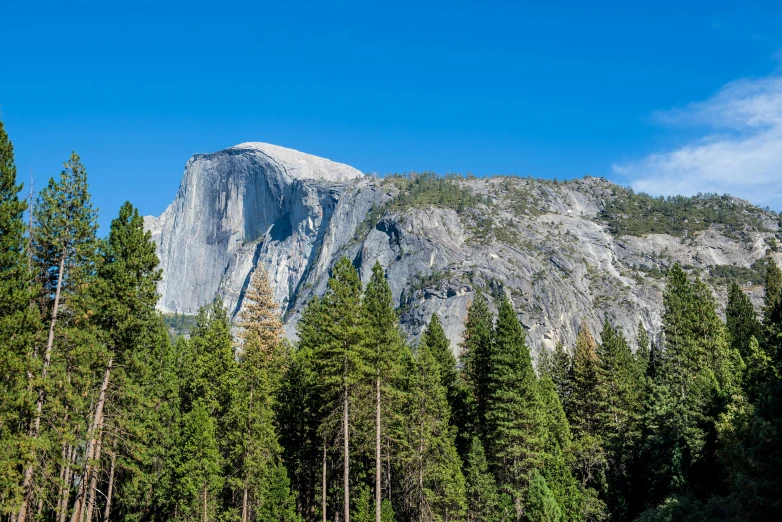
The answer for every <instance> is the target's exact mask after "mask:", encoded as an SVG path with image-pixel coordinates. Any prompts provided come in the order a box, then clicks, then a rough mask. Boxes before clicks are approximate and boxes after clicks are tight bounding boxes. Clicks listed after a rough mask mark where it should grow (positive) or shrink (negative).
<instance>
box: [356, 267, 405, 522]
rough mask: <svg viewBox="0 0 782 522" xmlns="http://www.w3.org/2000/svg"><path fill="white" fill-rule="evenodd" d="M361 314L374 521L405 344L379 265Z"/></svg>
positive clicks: (378, 520)
mask: <svg viewBox="0 0 782 522" xmlns="http://www.w3.org/2000/svg"><path fill="white" fill-rule="evenodd" d="M364 312H365V315H366V320H367V333H366V340H367V344H368V348H369V350H368V351H370V352H372V353H371V359H370V362H371V365H372V368H373V370H374V371H373V373H374V375H373V378H374V381H375V382H374V406H375V485H374V489H375V521H376V522H381V519H382V512H381V511H382V490H383V487H382V476H383V473H382V472H383V469H382V468H383V466H382V447H383V439H384V438H385V439H388V438H389V433H388V431H389V428H390V425H392V424H397V425H398V419H396V417H397V415H396V413H395V412H396V411H398V406H399V401H400V396H399V393H398V392H397V390H396V389H395V386H394V383H395V382H396V381H397V380H398V378H399V373H400V371H401V368H402V363H403V357H404V355H403V353H404V341H403V340H402V336H401V332H400V330H399V320H398V318H397V315H396V311H395V310H394V305H393V301H392V297H391V288H390V287H389V286H388V282H387V281H386V279H385V274H384V272H383V268H382V267H381V266H380V263H379V262H375V265H374V266H373V267H372V277H371V278H370V280H369V283H368V284H367V287H366V291H365V293H364Z"/></svg>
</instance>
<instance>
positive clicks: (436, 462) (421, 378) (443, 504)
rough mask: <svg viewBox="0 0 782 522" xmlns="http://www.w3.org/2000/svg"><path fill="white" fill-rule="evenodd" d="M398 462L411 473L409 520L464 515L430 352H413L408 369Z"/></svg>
mask: <svg viewBox="0 0 782 522" xmlns="http://www.w3.org/2000/svg"><path fill="white" fill-rule="evenodd" d="M406 417H407V420H408V422H407V426H408V428H407V434H406V443H405V451H404V454H403V457H402V458H403V460H404V461H405V462H406V465H405V468H407V469H408V470H409V471H408V473H409V474H410V475H409V476H408V477H407V478H406V482H407V483H409V484H410V488H411V489H410V491H409V493H408V495H409V500H408V502H409V511H408V513H407V514H406V515H407V516H408V517H409V518H410V519H414V520H442V521H445V520H453V519H459V518H461V517H463V516H464V513H465V510H466V485H465V481H464V475H463V474H462V469H461V468H462V462H461V459H460V458H459V455H458V453H457V452H456V446H455V433H454V430H453V429H452V428H451V426H450V411H449V408H448V399H447V397H446V390H445V387H444V386H443V385H442V384H441V377H440V369H439V365H438V362H437V360H436V359H435V357H434V355H433V354H432V352H431V350H430V349H429V347H428V346H427V345H425V344H422V345H421V346H419V347H418V352H417V354H416V358H415V360H414V362H413V367H412V368H411V377H410V382H409V385H408V402H407V408H406Z"/></svg>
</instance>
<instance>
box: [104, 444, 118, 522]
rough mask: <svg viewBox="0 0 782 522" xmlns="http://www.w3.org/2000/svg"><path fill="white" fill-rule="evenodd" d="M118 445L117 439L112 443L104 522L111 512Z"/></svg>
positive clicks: (107, 519)
mask: <svg viewBox="0 0 782 522" xmlns="http://www.w3.org/2000/svg"><path fill="white" fill-rule="evenodd" d="M115 446H116V440H115V441H114V442H113V443H112V444H111V467H110V468H109V487H108V489H107V490H106V507H105V509H104V510H103V522H109V515H110V514H111V497H112V494H113V493H114V463H115V461H116V460H117V452H116V451H115V449H114V447H115Z"/></svg>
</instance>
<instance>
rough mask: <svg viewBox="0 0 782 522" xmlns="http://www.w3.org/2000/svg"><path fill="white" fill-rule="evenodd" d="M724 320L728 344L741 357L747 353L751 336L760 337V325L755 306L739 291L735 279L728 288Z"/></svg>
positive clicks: (759, 338)
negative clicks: (728, 336) (728, 339)
mask: <svg viewBox="0 0 782 522" xmlns="http://www.w3.org/2000/svg"><path fill="white" fill-rule="evenodd" d="M725 320H726V323H727V327H728V333H729V335H730V344H731V346H732V347H733V349H734V350H736V351H738V352H739V353H740V354H741V356H742V357H747V356H748V355H749V342H750V339H751V338H752V337H754V338H755V339H758V340H761V339H762V327H761V324H760V322H759V321H758V319H757V315H756V314H755V308H754V307H753V306H752V303H751V302H750V300H749V297H747V295H746V294H745V293H744V292H742V291H741V287H740V286H739V285H738V283H736V282H735V281H733V282H731V284H730V287H729V288H728V305H727V307H726V309H725Z"/></svg>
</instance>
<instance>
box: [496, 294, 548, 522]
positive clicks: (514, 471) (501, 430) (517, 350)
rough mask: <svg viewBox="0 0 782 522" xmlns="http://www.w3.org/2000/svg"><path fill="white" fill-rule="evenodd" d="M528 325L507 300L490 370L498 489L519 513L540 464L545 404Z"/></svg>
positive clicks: (521, 512)
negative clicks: (534, 365)
mask: <svg viewBox="0 0 782 522" xmlns="http://www.w3.org/2000/svg"><path fill="white" fill-rule="evenodd" d="M525 337H526V335H525V332H524V328H523V327H522V326H521V323H519V320H518V318H517V317H516V312H515V311H514V310H513V305H511V303H510V301H509V300H507V299H505V300H504V301H503V303H502V305H501V306H500V312H499V316H498V318H497V324H496V326H495V330H494V349H493V350H492V353H491V361H490V363H489V364H490V367H491V369H492V371H491V373H490V374H489V375H488V378H489V385H488V387H487V388H488V398H487V405H486V433H487V436H486V440H487V446H488V449H489V451H488V454H489V456H490V457H489V458H490V462H491V467H492V469H493V470H494V474H495V476H496V477H497V482H498V484H499V485H500V488H501V489H502V490H503V491H504V492H506V493H508V495H510V497H511V498H512V499H513V503H514V506H515V508H516V515H517V517H521V516H522V515H523V513H524V500H525V498H526V491H527V487H528V485H529V480H530V477H531V476H532V471H533V470H534V469H536V468H538V467H539V466H540V465H541V464H542V455H541V452H542V449H543V439H544V436H543V423H544V420H543V409H542V404H541V402H540V397H539V396H538V387H537V382H536V378H535V372H534V370H533V369H532V361H531V359H530V355H529V349H528V348H527V345H526V342H525Z"/></svg>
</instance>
